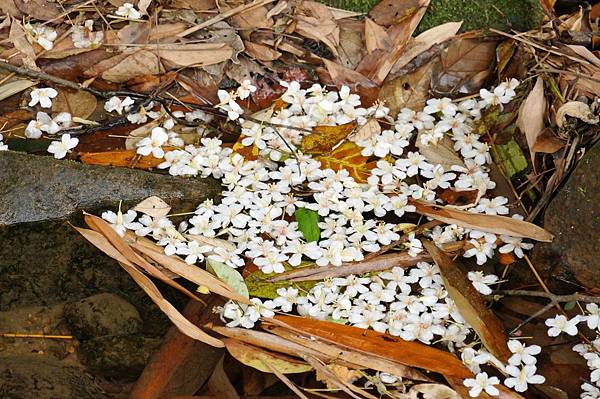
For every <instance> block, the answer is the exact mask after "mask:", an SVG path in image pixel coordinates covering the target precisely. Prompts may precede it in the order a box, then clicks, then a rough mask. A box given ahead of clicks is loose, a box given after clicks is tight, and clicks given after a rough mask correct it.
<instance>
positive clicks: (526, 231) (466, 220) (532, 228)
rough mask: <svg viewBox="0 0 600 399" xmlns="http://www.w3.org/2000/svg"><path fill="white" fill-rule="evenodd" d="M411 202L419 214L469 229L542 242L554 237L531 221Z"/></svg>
mask: <svg viewBox="0 0 600 399" xmlns="http://www.w3.org/2000/svg"><path fill="white" fill-rule="evenodd" d="M411 204H412V205H414V206H415V208H416V212H417V213H419V214H421V215H424V216H429V217H430V218H433V219H435V220H439V221H442V222H444V223H448V224H456V225H458V226H461V227H466V228H469V229H476V230H481V231H486V232H489V233H494V234H506V235H509V236H513V237H523V238H530V239H533V240H537V241H544V242H550V241H552V239H553V238H554V236H553V235H552V234H550V233H549V232H548V231H546V230H544V229H543V228H541V227H539V226H536V225H535V224H533V223H529V222H525V221H522V220H517V219H512V218H509V217H506V216H499V215H482V214H479V213H471V212H466V211H461V210H458V209H452V208H448V207H444V206H439V205H431V204H428V203H425V202H421V201H411Z"/></svg>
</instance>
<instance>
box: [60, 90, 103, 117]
mask: <svg viewBox="0 0 600 399" xmlns="http://www.w3.org/2000/svg"><path fill="white" fill-rule="evenodd" d="M97 103H98V100H97V99H96V96H94V95H93V94H91V93H88V92H87V91H83V90H78V91H74V90H70V89H59V91H58V96H56V98H55V99H54V101H53V102H52V111H53V112H68V113H70V114H71V116H72V117H78V118H81V119H87V118H88V117H89V116H90V115H91V114H92V113H93V112H94V111H95V110H96V105H97Z"/></svg>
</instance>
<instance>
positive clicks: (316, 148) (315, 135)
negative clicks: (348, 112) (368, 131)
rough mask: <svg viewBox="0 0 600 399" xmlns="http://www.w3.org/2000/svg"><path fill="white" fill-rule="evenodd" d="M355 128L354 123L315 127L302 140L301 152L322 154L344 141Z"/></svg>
mask: <svg viewBox="0 0 600 399" xmlns="http://www.w3.org/2000/svg"><path fill="white" fill-rule="evenodd" d="M354 128H356V122H354V121H352V122H348V123H345V124H343V125H337V126H315V127H313V128H312V133H311V134H309V135H306V136H304V137H303V138H302V144H301V146H302V152H305V153H307V154H324V153H328V152H331V150H332V149H333V147H335V145H336V144H338V143H339V142H340V141H342V140H344V139H345V138H346V137H348V135H349V134H350V133H351V132H352V131H353V130H354Z"/></svg>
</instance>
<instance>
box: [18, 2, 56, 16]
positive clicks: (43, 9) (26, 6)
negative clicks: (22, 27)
mask: <svg viewBox="0 0 600 399" xmlns="http://www.w3.org/2000/svg"><path fill="white" fill-rule="evenodd" d="M13 1H14V3H15V5H16V6H17V8H18V9H19V10H20V11H21V12H22V13H23V14H25V15H28V16H30V17H33V18H35V19H39V20H41V21H49V20H51V19H55V18H57V17H58V16H59V15H60V14H61V9H60V7H59V6H58V4H57V3H55V2H50V1H47V0H13Z"/></svg>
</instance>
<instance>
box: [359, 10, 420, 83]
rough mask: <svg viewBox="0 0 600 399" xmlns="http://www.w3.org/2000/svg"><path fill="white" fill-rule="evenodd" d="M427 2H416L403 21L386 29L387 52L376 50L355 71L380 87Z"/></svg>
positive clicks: (403, 47) (413, 29)
mask: <svg viewBox="0 0 600 399" xmlns="http://www.w3.org/2000/svg"><path fill="white" fill-rule="evenodd" d="M429 1H430V0H418V1H417V4H416V6H415V8H414V9H413V10H412V11H411V13H410V15H409V16H407V17H406V20H405V21H403V22H402V23H401V24H396V25H393V26H391V27H390V28H389V29H388V31H387V33H388V35H389V37H390V40H391V46H390V49H389V51H383V50H377V51H374V52H372V53H371V54H368V55H367V56H366V57H365V58H364V59H363V60H362V61H361V63H360V64H359V65H358V66H357V67H356V70H357V71H358V72H360V73H362V74H363V75H365V76H367V77H368V78H369V79H371V80H372V81H374V82H376V83H377V84H379V85H381V84H382V83H383V82H384V80H385V78H386V77H387V76H388V74H389V73H390V71H391V70H392V67H393V66H394V64H395V63H396V61H398V59H399V58H400V56H401V55H402V53H403V51H404V49H405V47H406V45H407V43H408V41H409V40H410V39H411V37H412V34H413V32H414V31H415V29H416V28H417V25H419V22H420V21H421V19H422V18H423V15H425V11H426V10H427V6H428V5H429Z"/></svg>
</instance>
